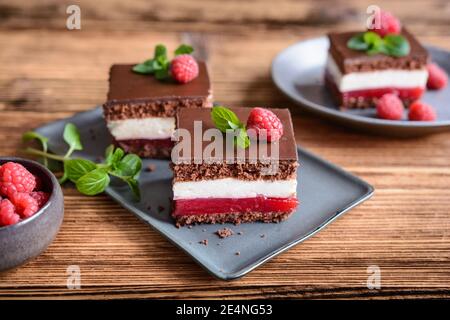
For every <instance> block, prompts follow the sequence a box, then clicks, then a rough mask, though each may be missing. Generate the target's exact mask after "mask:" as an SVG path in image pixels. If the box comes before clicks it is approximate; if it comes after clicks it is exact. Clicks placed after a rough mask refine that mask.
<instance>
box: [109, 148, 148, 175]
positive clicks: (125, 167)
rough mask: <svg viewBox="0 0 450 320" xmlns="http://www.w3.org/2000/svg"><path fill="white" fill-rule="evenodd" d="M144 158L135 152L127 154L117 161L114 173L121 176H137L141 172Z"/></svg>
mask: <svg viewBox="0 0 450 320" xmlns="http://www.w3.org/2000/svg"><path fill="white" fill-rule="evenodd" d="M141 168H142V160H141V158H139V157H138V156H137V155H135V154H132V153H130V154H127V155H126V156H125V157H123V159H122V160H120V162H119V163H117V165H116V167H115V170H114V174H115V175H118V176H121V177H129V178H137V177H138V176H139V174H140V172H141Z"/></svg>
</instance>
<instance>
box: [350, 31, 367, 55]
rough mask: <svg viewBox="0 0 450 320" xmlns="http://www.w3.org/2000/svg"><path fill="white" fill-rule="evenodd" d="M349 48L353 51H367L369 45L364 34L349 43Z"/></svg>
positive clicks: (352, 38)
mask: <svg viewBox="0 0 450 320" xmlns="http://www.w3.org/2000/svg"><path fill="white" fill-rule="evenodd" d="M347 47H348V48H349V49H353V50H359V51H366V50H367V49H368V48H369V45H368V44H367V43H366V42H365V41H364V33H360V34H357V35H356V36H353V37H351V38H350V39H349V40H348V41H347Z"/></svg>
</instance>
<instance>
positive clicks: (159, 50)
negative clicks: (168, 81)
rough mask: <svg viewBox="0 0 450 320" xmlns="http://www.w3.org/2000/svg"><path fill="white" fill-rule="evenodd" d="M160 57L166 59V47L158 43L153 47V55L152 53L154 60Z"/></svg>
mask: <svg viewBox="0 0 450 320" xmlns="http://www.w3.org/2000/svg"><path fill="white" fill-rule="evenodd" d="M160 57H165V58H166V59H167V48H166V46H165V45H163V44H158V45H157V46H156V47H155V55H154V58H155V60H158V58H160Z"/></svg>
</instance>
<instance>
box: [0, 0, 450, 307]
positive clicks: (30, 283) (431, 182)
mask: <svg viewBox="0 0 450 320" xmlns="http://www.w3.org/2000/svg"><path fill="white" fill-rule="evenodd" d="M78 3H79V4H80V6H81V9H82V30H80V31H67V30H65V18H66V14H65V8H66V5H67V4H66V3H65V2H64V1H62V2H61V1H49V0H45V1H43V0H41V1H38V0H33V1H26V2H21V3H14V4H11V1H3V0H1V1H0V18H1V19H0V43H2V44H3V45H2V49H1V50H0V61H1V64H0V114H1V122H0V135H1V136H2V142H1V143H0V154H1V155H2V156H7V155H20V154H21V153H20V148H21V142H20V136H21V134H22V133H23V132H24V131H25V130H28V129H32V128H34V127H36V126H39V125H42V124H44V123H46V122H48V121H51V120H54V119H60V118H64V117H67V116H70V115H72V114H73V113H74V112H77V111H82V110H87V109H90V108H92V107H93V106H95V105H98V104H101V103H102V102H103V101H104V99H105V96H106V90H107V82H106V81H107V70H108V68H109V66H110V65H111V64H112V63H115V62H124V63H125V62H136V61H140V60H143V59H144V58H146V57H147V56H148V55H149V52H150V51H151V49H152V47H153V46H154V45H155V44H156V43H159V42H163V43H166V44H167V45H168V46H169V47H171V48H174V47H175V46H176V45H177V43H178V41H179V39H180V36H181V34H180V32H183V31H197V32H203V33H205V34H206V36H207V39H208V44H209V47H210V50H211V52H210V61H209V65H210V70H211V73H212V79H213V86H214V94H215V99H216V100H217V101H220V102H222V103H223V104H226V105H235V106H238V105H241V106H280V107H289V108H291V110H292V111H293V113H294V125H295V133H296V138H297V141H298V143H299V144H300V145H302V146H303V147H306V148H308V149H309V150H311V151H313V152H314V153H316V154H318V155H320V156H321V157H324V158H326V159H328V160H330V161H332V162H334V163H336V164H338V165H340V166H342V167H344V168H345V169H347V170H349V171H351V172H353V173H355V174H357V175H358V176H360V177H362V178H363V179H365V180H367V181H369V182H370V183H371V184H373V185H374V186H375V188H376V193H375V195H374V197H373V198H372V199H371V200H370V201H368V202H366V203H364V204H363V205H361V206H360V207H358V208H356V209H354V210H352V211H351V212H349V213H348V214H346V215H345V216H344V217H343V218H341V219H339V220H338V221H336V222H335V223H333V224H332V225H330V226H329V227H328V228H326V230H323V231H322V232H320V233H319V234H317V235H316V236H314V237H313V238H311V239H310V240H308V241H306V242H304V243H303V244H301V245H298V246H296V247H295V248H293V249H291V250H289V251H288V252H286V253H284V254H282V255H280V256H278V257H277V258H275V259H273V260H271V261H270V262H268V263H267V264H265V265H264V266H262V267H260V268H258V269H257V270H255V271H253V272H252V273H250V274H249V275H247V276H246V277H244V278H242V279H239V280H236V281H232V282H224V281H220V280H217V279H214V278H212V277H211V276H209V275H208V274H207V273H206V272H205V271H203V270H202V269H201V268H200V267H199V266H197V265H196V264H195V263H194V262H193V261H192V260H191V259H190V258H189V257H187V256H186V255H184V254H183V253H182V252H181V251H179V250H178V249H176V248H175V247H174V246H173V245H171V244H170V243H169V242H168V241H167V240H165V239H164V238H163V237H162V236H160V235H159V234H158V233H157V232H155V231H154V230H152V229H151V228H149V227H148V226H146V225H145V224H143V223H141V222H140V221H139V220H138V219H137V218H135V217H134V216H133V215H132V214H130V213H129V212H127V211H126V210H125V209H122V208H121V207H120V206H119V205H117V204H115V203H114V202H113V201H112V200H111V199H109V198H107V197H106V196H98V197H93V198H90V197H85V196H81V195H79V194H78V193H77V192H76V190H74V189H72V188H71V187H65V188H64V193H65V210H66V216H65V220H64V224H63V227H62V229H61V232H60V233H59V235H58V237H57V239H56V241H55V242H54V243H53V244H52V245H51V246H50V247H49V249H48V250H47V251H46V252H45V253H44V254H42V255H41V256H39V257H38V258H37V259H35V260H33V261H31V262H29V263H28V264H26V265H25V266H23V267H21V268H19V269H16V270H12V271H9V272H6V273H1V274H0V298H11V297H14V298H31V297H34V298H36V297H37V298H48V297H53V298H64V299H78V298H88V299H91V298H100V299H108V298H138V297H139V298H141V297H145V298H215V299H230V298H353V297H354V298H403V297H413V298H417V297H447V298H448V297H450V256H449V255H450V254H449V252H450V188H449V187H450V166H449V163H450V160H449V159H450V139H449V134H448V133H442V134H436V135H433V136H428V137H422V138H417V139H393V138H385V137H377V136H368V135H363V134H361V133H358V132H355V131H351V130H348V129H345V128H340V127H337V126H335V125H333V124H331V123H327V122H324V121H322V120H320V119H318V118H316V117H313V116H311V115H309V114H306V113H303V112H300V111H298V108H296V106H295V105H294V104H293V103H291V102H290V101H289V100H288V99H287V98H285V97H284V96H283V95H282V94H280V93H279V92H278V91H277V90H276V88H275V87H274V85H273V84H272V82H271V79H270V75H269V70H270V62H271V60H272V58H273V57H274V56H275V55H276V54H277V52H279V51H280V50H282V49H283V48H285V47H286V46H288V45H290V44H292V43H295V42H296V41H299V40H301V39H306V38H309V37H313V36H317V35H321V34H323V33H325V32H327V31H329V30H330V29H332V28H333V29H342V30H343V29H347V28H355V27H360V26H361V24H362V23H363V21H364V11H365V8H366V7H367V4H369V3H371V1H365V0H364V1H353V0H352V1H338V2H337V4H336V1H333V2H329V1H312V0H308V1H296V0H283V1H277V6H276V8H274V7H273V1H269V0H262V1H251V2H250V1H249V2H247V3H245V2H243V1H234V0H233V1H219V0H212V1H189V2H188V1H183V0H171V1H167V0H165V1H164V0H154V1H150V2H149V1H144V0H134V1H126V2H124V1H118V0H116V1H106V0H97V1H94V2H92V1H87V0H83V1H78ZM377 3H378V4H380V5H381V6H382V7H385V8H387V9H389V10H393V11H394V12H396V13H397V14H398V15H399V16H400V17H401V18H402V19H403V20H404V21H405V22H406V23H407V24H408V25H409V27H410V29H412V30H413V31H414V32H415V33H416V34H417V35H418V36H419V38H420V39H421V40H422V41H424V42H426V43H430V44H434V45H437V46H441V47H445V48H447V49H450V41H449V40H450V31H449V30H450V28H449V26H450V21H449V17H450V15H449V11H450V4H449V3H448V1H439V0H433V1H419V0H411V1H400V0H390V1H386V0H383V1H377ZM5 44H6V45H5ZM69 265H79V266H80V268H81V281H82V287H81V289H80V290H69V289H67V287H66V281H67V274H66V269H67V267H68V266H69ZM370 265H377V266H379V267H380V268H381V276H382V288H381V289H380V290H369V289H367V287H366V281H367V276H368V274H367V267H368V266H370Z"/></svg>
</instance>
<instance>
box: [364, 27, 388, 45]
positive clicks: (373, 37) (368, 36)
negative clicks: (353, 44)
mask: <svg viewBox="0 0 450 320" xmlns="http://www.w3.org/2000/svg"><path fill="white" fill-rule="evenodd" d="M363 39H364V42H365V43H367V44H368V45H369V47H378V46H379V45H380V44H381V43H382V42H383V39H382V38H381V37H380V35H379V34H378V33H376V32H373V31H367V32H364V34H363Z"/></svg>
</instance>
